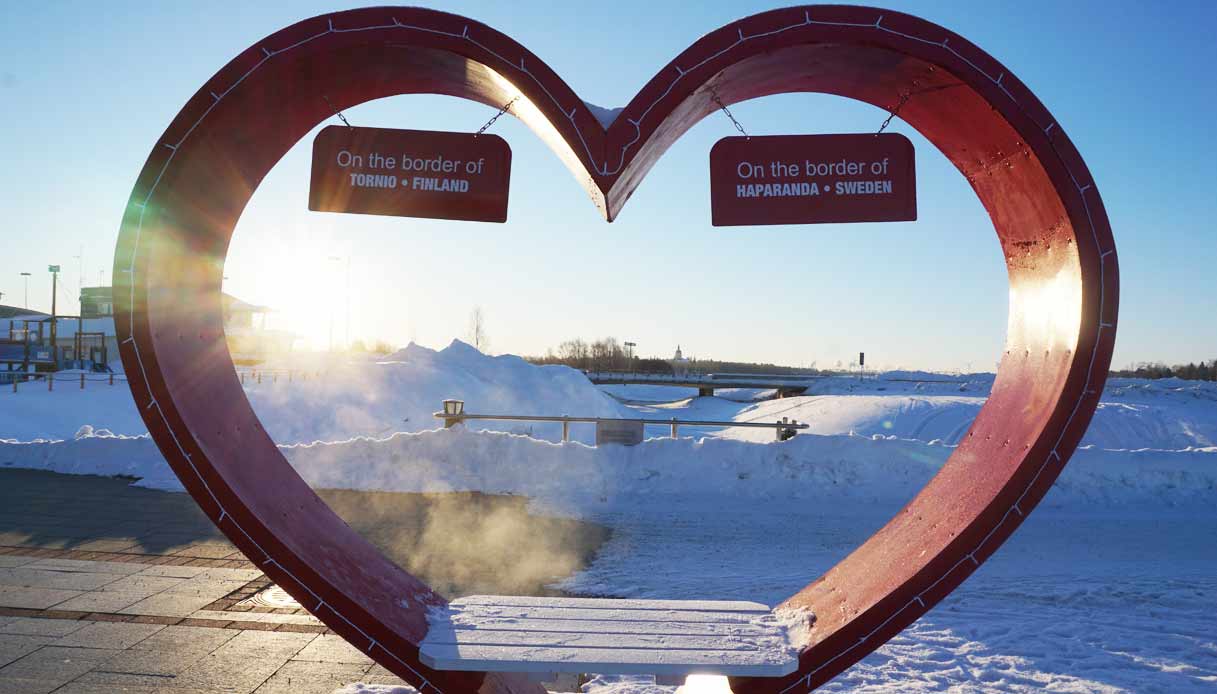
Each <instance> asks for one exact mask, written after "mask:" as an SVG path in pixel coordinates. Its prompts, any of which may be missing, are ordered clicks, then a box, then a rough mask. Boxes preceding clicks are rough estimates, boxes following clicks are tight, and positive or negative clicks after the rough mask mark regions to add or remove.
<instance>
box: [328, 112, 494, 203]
mask: <svg viewBox="0 0 1217 694" xmlns="http://www.w3.org/2000/svg"><path fill="white" fill-rule="evenodd" d="M510 183H511V148H510V147H509V146H508V145H507V142H506V141H505V140H504V139H503V138H501V137H499V136H497V135H488V134H484V133H483V134H481V135H473V134H471V133H454V132H441V131H434V130H393V129H389V128H350V127H346V126H340V125H331V126H329V127H327V128H325V129H323V130H322V131H321V132H320V133H318V134H317V138H316V139H315V140H313V173H312V181H311V184H310V185H309V196H308V208H309V209H310V210H314V211H317V212H354V213H357V214H380V215H391V216H396V217H426V218H430V219H460V220H465V221H473V222H505V221H507V192H508V189H509V187H510Z"/></svg>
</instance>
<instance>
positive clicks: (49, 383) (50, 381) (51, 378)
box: [46, 373, 55, 391]
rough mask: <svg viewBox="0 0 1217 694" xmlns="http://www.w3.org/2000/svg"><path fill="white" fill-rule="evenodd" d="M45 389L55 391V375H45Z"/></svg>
mask: <svg viewBox="0 0 1217 694" xmlns="http://www.w3.org/2000/svg"><path fill="white" fill-rule="evenodd" d="M46 389H47V391H52V390H55V374H53V373H49V374H47V375H46Z"/></svg>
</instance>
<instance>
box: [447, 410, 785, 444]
mask: <svg viewBox="0 0 1217 694" xmlns="http://www.w3.org/2000/svg"><path fill="white" fill-rule="evenodd" d="M449 402H455V401H446V402H445V403H444V411H443V412H436V413H434V416H435V417H436V418H437V419H442V420H444V428H445V429H448V428H451V427H453V426H455V425H457V424H460V423H461V422H463V421H465V420H467V419H493V420H498V421H506V422H561V423H562V440H563V441H569V440H570V425H571V422H585V423H591V424H595V425H596V426H597V427H600V426H601V425H602V424H605V423H623V424H637V425H639V426H640V427H641V426H642V425H646V424H663V425H667V426H670V427H671V428H672V429H671V430H672V438H676V437H677V435H678V432H679V430H680V427H681V426H694V427H740V428H748V429H774V430H775V433H776V435H777V439H778V440H779V441H786V440H787V439H791V438H794V436H795V434H797V433H798V431H799V430H801V429H806V428H808V425H807V424H800V423H799V422H798V421H797V420H793V419H790V420H788V419H787V418H785V417H783V418H782V419H781V420H779V421H776V422H735V421H714V420H704V419H676V418H675V417H672V418H671V419H648V418H641V419H627V418H614V417H568V416H566V415H559V416H540V415H525V414H515V415H513V414H470V413H466V412H464V411H463V403H462V405H461V406H460V407H459V408H456V409H455V410H454V409H453V408H452V407H451V406H450V405H449Z"/></svg>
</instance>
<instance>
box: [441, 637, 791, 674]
mask: <svg viewBox="0 0 1217 694" xmlns="http://www.w3.org/2000/svg"><path fill="white" fill-rule="evenodd" d="M420 654H421V658H422V661H423V664H425V665H427V666H428V667H431V668H434V669H436V670H478V671H481V670H485V671H489V672H596V673H601V674H615V675H688V674H694V673H696V674H706V675H739V676H750V677H781V676H782V675H789V674H790V673H792V672H794V671H795V669H796V668H797V666H798V659H797V658H795V659H792V660H791V661H790V662H783V661H781V660H760V661H758V659H757V658H756V657H755V656H754V655H753V654H749V653H742V652H740V651H676V652H673V651H662V650H657V649H650V648H647V649H628V648H620V649H616V648H603V649H600V648H560V647H544V648H538V647H514V646H478V647H469V646H458V645H454V644H443V645H438V644H437V645H434V646H428V647H427V649H426V650H424V651H421V652H420Z"/></svg>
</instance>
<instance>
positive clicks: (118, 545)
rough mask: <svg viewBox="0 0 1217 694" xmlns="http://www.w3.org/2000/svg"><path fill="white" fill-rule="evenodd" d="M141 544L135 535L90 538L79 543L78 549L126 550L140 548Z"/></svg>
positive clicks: (92, 550) (91, 550)
mask: <svg viewBox="0 0 1217 694" xmlns="http://www.w3.org/2000/svg"><path fill="white" fill-rule="evenodd" d="M141 546H142V545H140V543H139V541H138V540H137V539H135V538H134V537H117V538H104V539H100V540H89V541H88V542H84V543H82V544H80V545H78V546H77V547H76V549H79V550H84V551H89V552H122V551H125V550H138V549H139V548H140V547H141Z"/></svg>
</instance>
